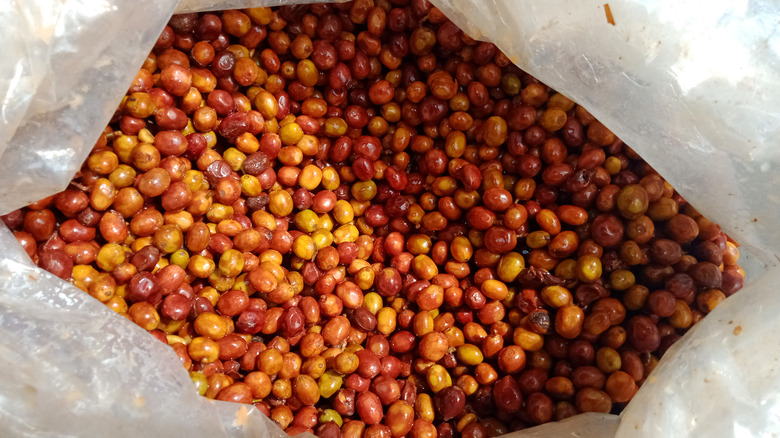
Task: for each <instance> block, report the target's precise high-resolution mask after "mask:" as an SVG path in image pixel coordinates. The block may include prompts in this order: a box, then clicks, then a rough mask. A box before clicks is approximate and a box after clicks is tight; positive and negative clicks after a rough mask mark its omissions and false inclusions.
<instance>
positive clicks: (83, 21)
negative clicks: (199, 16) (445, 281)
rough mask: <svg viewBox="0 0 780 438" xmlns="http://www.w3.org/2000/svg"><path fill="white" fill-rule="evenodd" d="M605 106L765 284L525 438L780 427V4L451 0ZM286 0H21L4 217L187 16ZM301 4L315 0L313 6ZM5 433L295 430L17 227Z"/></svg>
mask: <svg viewBox="0 0 780 438" xmlns="http://www.w3.org/2000/svg"><path fill="white" fill-rule="evenodd" d="M432 1H433V3H434V4H435V5H436V6H437V7H439V8H440V9H442V11H444V12H445V14H447V16H448V17H450V18H451V19H452V20H453V21H454V22H455V23H456V24H458V25H459V26H461V27H462V28H463V29H465V30H466V31H467V32H468V33H469V34H470V35H471V36H472V37H474V38H477V39H482V40H489V41H493V42H495V43H496V44H497V45H498V47H499V48H501V49H502V50H503V51H504V52H505V53H507V55H509V56H510V58H511V59H512V60H513V61H514V62H515V63H517V64H518V65H519V66H520V67H521V68H523V69H524V70H526V71H528V72H529V73H531V74H533V75H534V76H536V77H538V78H539V79H540V80H542V81H543V82H545V83H547V84H548V85H550V86H551V87H553V88H555V89H556V90H558V91H560V92H562V93H564V94H565V95H567V96H569V97H571V98H572V99H574V100H575V101H577V102H578V103H580V104H583V105H584V106H585V107H586V108H588V109H589V111H591V112H592V113H593V115H594V116H596V117H597V118H598V119H599V120H601V121H602V122H604V123H605V124H606V125H607V126H609V127H610V129H612V130H613V131H614V132H615V133H616V134H617V135H618V136H619V137H620V138H622V139H623V140H624V141H626V143H627V144H629V145H631V146H632V147H633V148H634V149H635V150H637V151H638V152H639V153H640V154H641V155H642V156H643V158H645V159H646V160H647V161H648V162H649V163H650V164H651V165H653V166H654V167H655V168H656V169H658V170H659V171H660V173H661V174H662V175H664V177H665V178H666V179H667V180H668V181H670V182H671V183H672V184H673V185H674V186H675V188H677V189H678V191H679V192H680V193H682V194H683V195H684V196H685V197H686V199H688V200H689V201H690V202H691V203H692V204H694V205H695V206H696V207H697V208H698V209H699V210H700V211H702V212H703V213H704V214H705V215H707V216H708V217H709V218H711V219H712V220H714V221H716V222H718V223H720V224H721V225H722V226H723V228H724V230H725V231H726V232H728V233H729V235H731V236H732V237H733V238H735V239H736V240H738V241H739V242H741V243H742V244H743V247H742V249H741V250H742V254H743V257H742V259H741V262H742V263H743V264H744V265H745V267H746V270H747V271H748V273H749V275H750V277H749V281H748V285H747V287H745V289H744V290H743V291H741V292H740V293H739V294H737V295H735V296H734V297H731V298H729V299H728V300H727V301H726V302H725V303H723V304H721V305H720V306H718V308H717V309H716V310H715V311H714V312H712V313H711V314H710V315H709V316H708V317H707V318H705V319H704V320H703V321H702V322H701V323H699V324H698V325H696V326H695V327H694V328H693V329H692V330H691V331H690V332H689V333H688V334H687V335H686V336H685V337H683V339H682V340H681V341H679V342H677V343H676V344H675V345H674V346H673V347H672V348H671V349H670V350H669V352H668V353H667V355H666V356H664V358H663V359H662V360H661V363H660V365H659V366H658V368H657V369H656V370H655V372H654V373H653V374H652V375H651V376H650V377H649V378H648V379H647V381H646V382H645V384H644V385H643V386H642V388H641V389H640V390H639V392H638V393H637V395H636V396H635V398H634V399H633V400H632V402H631V403H629V405H628V407H627V408H626V410H625V411H624V413H623V415H622V416H621V417H617V416H614V415H606V414H584V415H579V416H576V417H573V418H571V419H568V420H566V421H563V422H560V423H554V424H548V425H543V426H539V427H536V428H531V429H528V430H525V431H521V432H518V433H515V434H511V435H512V436H513V437H523V438H550V437H580V438H589V437H593V438H595V437H611V436H615V437H620V438H625V437H632V438H634V437H637V438H638V437H657V436H681V437H700V436H707V437H729V436H740V437H741V436H745V437H747V436H750V437H753V436H773V434H776V433H777V431H778V430H780V400H778V397H780V396H778V394H780V388H778V386H780V375H778V372H779V371H778V370H780V366H778V364H779V363H780V344H778V343H777V341H776V340H777V338H778V334H780V320H778V319H777V318H776V315H778V314H780V299H778V298H777V296H776V293H775V290H776V284H777V282H778V280H780V278H778V277H780V270H778V269H777V267H776V264H777V261H778V260H780V259H779V258H778V257H777V253H778V250H777V248H779V247H780V233H778V232H777V231H776V230H777V229H778V225H780V220H779V219H778V216H777V215H776V214H775V213H776V212H777V211H778V204H780V197H779V196H778V195H777V194H776V193H775V192H774V190H773V188H774V187H775V186H777V185H778V183H780V172H778V170H777V166H778V164H780V148H777V145H778V143H780V142H779V141H778V140H780V123H779V122H780V120H778V119H779V118H780V68H779V67H780V62H778V61H779V59H780V30H778V29H780V26H778V21H777V17H778V16H780V5H778V4H777V3H776V2H772V1H770V0H764V1H749V0H744V1H741V2H730V1H726V0H720V1H701V0H700V1H690V2H679V1H674V0H648V1H642V2H639V1H628V0H627V1H620V2H610V3H609V8H610V10H611V12H612V15H613V18H614V25H613V24H610V23H609V22H608V21H607V18H606V11H605V6H606V5H605V4H604V3H602V2H597V1H590V0H586V1H581V2H577V3H576V4H573V3H571V2H565V1H561V0H552V1H547V2H543V3H540V2H534V1H526V0H522V1H521V0H490V1H485V0H457V1H456V0H432ZM281 3H285V2H284V1H283V0H274V1H265V2H257V1H255V2H251V1H248V0H247V1H242V0H226V1H222V2H220V1H216V0H212V1H208V0H183V1H182V2H181V3H180V4H178V5H177V4H176V2H175V1H172V0H168V1H151V0H138V1H134V2H119V1H116V0H80V1H54V0H48V1H47V0H36V1H29V2H20V1H18V2H14V1H11V2H5V3H1V4H0V19H2V20H3V23H6V25H5V26H3V27H2V28H0V38H1V39H2V40H3V41H4V45H3V48H2V55H3V59H4V62H3V63H1V64H0V96H1V97H2V100H0V214H2V213H7V212H9V211H11V210H14V209H16V208H19V207H21V206H24V205H26V204H28V203H30V202H32V201H35V200H37V199H40V198H42V197H44V196H48V195H51V194H53V193H56V192H58V191H60V190H62V189H63V188H65V187H66V185H67V183H68V181H70V179H71V178H72V176H73V174H74V173H75V171H76V170H77V169H78V168H79V166H80V164H81V163H82V162H83V160H84V159H85V158H86V156H87V154H88V153H89V151H90V149H91V147H92V144H93V142H94V140H95V139H96V138H97V137H98V135H99V133H100V132H101V131H102V129H103V127H104V126H105V124H106V123H107V122H108V120H109V119H110V117H111V115H112V114H113V112H114V109H115V108H116V106H117V104H118V102H119V101H120V100H121V96H122V95H123V94H124V93H125V90H126V89H127V86H128V85H129V84H130V82H131V81H132V79H133V77H134V76H135V73H136V72H137V69H138V68H139V67H140V65H141V64H142V62H143V60H144V58H145V57H146V54H147V53H148V51H149V50H150V49H151V47H152V46H153V44H154V41H155V40H156V38H157V36H158V35H159V33H160V31H161V30H162V28H163V27H164V25H165V23H166V22H167V20H168V18H169V17H170V15H171V14H172V13H173V12H174V11H177V12H188V11H197V10H219V9H227V8H234V7H245V6H250V5H251V6H260V5H278V4H281ZM297 3H301V2H297ZM0 245H2V248H3V252H2V254H1V255H0V382H2V384H3V390H2V391H0V430H2V431H3V435H9V436H105V435H111V436H137V435H138V434H139V433H141V434H146V435H151V436H163V435H170V434H173V435H180V434H182V433H184V434H192V435H194V436H210V437H243V436H247V437H248V436H283V433H282V432H281V431H280V430H279V429H278V428H277V427H275V426H274V425H273V424H272V423H271V422H270V420H268V419H267V418H265V417H264V416H263V415H262V414H260V413H259V411H257V410H255V409H248V407H247V406H241V405H234V404H229V403H224V402H215V401H209V400H206V399H204V398H202V397H199V396H198V395H197V394H196V392H195V391H194V390H193V388H192V384H191V382H190V380H189V377H188V376H187V373H186V371H185V370H184V369H183V368H182V367H181V365H180V364H179V362H178V359H177V357H176V355H175V354H174V353H173V352H172V351H171V350H170V348H168V347H166V346H164V345H163V344H162V343H159V342H156V341H154V339H153V338H152V337H151V336H149V335H148V334H147V333H146V332H144V331H143V330H142V329H140V328H139V327H137V326H135V325H134V324H133V323H131V322H130V321H129V320H127V319H125V318H121V317H118V316H117V315H116V314H114V313H113V312H112V311H110V310H109V309H107V308H106V307H105V306H104V305H102V304H101V303H99V302H97V301H95V300H94V299H92V298H91V297H89V296H88V295H86V294H84V293H83V292H81V291H80V290H78V289H76V288H75V287H72V286H70V285H69V284H67V283H65V282H63V281H61V280H59V279H57V278H55V277H53V276H52V275H50V274H49V273H47V272H45V271H42V270H40V269H38V268H36V267H34V266H33V264H32V262H31V261H30V260H29V258H28V257H27V256H26V254H25V253H24V252H23V251H22V250H21V248H20V247H19V246H18V244H17V243H16V241H15V239H14V238H13V236H12V235H11V233H10V232H9V231H8V230H7V229H5V228H4V226H2V225H0Z"/></svg>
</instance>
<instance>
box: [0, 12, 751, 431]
mask: <svg viewBox="0 0 780 438" xmlns="http://www.w3.org/2000/svg"><path fill="white" fill-rule="evenodd" d="M3 220H4V222H5V223H6V224H7V225H8V226H9V227H10V228H11V229H12V230H14V232H15V236H16V238H17V239H18V240H19V242H20V244H21V245H22V246H23V247H24V248H25V249H26V251H27V253H28V254H29V255H30V257H32V258H33V260H35V262H36V263H38V265H40V266H41V267H42V268H44V269H46V270H48V271H50V272H52V273H54V274H56V275H58V276H59V277H61V278H63V279H66V280H68V281H70V282H72V283H73V284H74V285H76V286H77V287H79V288H81V289H83V290H84V291H85V292H87V293H89V294H90V295H91V296H93V297H94V298H95V299H97V300H100V301H101V302H103V303H105V305H106V306H108V307H109V308H111V309H112V310H114V311H116V312H117V313H119V314H120V315H122V316H124V317H126V318H128V319H130V320H132V321H133V322H135V323H136V324H137V325H139V326H140V327H142V328H143V329H145V330H148V331H149V333H151V334H152V335H153V336H154V337H155V338H156V339H158V340H159V341H162V342H164V343H166V344H169V345H170V346H171V348H172V349H173V350H174V351H175V352H176V353H177V354H178V356H179V358H180V359H181V363H182V365H183V366H184V367H185V368H186V369H187V370H188V371H189V372H190V376H191V377H192V381H193V384H194V387H195V389H196V390H197V391H198V392H200V394H202V395H204V396H205V397H208V398H212V399H218V400H226V401H231V402H238V403H249V404H254V406H256V407H257V409H259V410H261V411H262V412H264V413H265V414H266V415H268V416H269V417H270V418H272V419H273V420H274V421H276V422H277V423H278V424H279V425H280V426H281V427H282V428H283V429H285V430H286V431H287V432H288V433H290V434H296V433H300V432H305V431H309V432H313V433H316V434H318V435H319V436H323V437H339V436H345V437H361V436H365V437H402V436H408V437H435V436H441V437H452V436H464V437H483V436H496V435H501V434H504V433H507V432H510V431H513V430H517V429H521V428H525V427H530V426H534V425H537V424H541V423H545V422H549V421H556V420H561V419H564V418H567V417H570V416H572V415H576V414H578V413H581V412H613V413H616V412H619V411H620V410H621V409H622V408H623V406H625V404H626V403H627V402H628V401H629V400H631V398H632V397H633V395H634V393H635V392H636V391H637V388H638V387H639V386H640V385H641V384H642V382H643V381H644V380H645V378H646V377H647V375H648V373H650V372H651V371H652V370H653V368H654V367H655V366H656V364H657V362H658V359H659V358H660V357H661V355H663V354H664V352H665V351H666V350H667V349H668V347H669V346H670V345H671V344H672V343H674V342H675V341H676V340H677V339H679V338H680V336H681V335H682V334H684V333H685V332H686V330H687V329H688V328H690V327H691V326H692V325H693V324H695V323H696V322H697V321H699V320H700V319H701V318H702V317H704V316H705V315H706V314H707V313H708V312H710V311H711V310H712V309H713V308H714V307H715V306H716V305H718V303H720V302H721V301H723V300H724V299H726V297H728V296H729V295H731V294H733V293H734V292H736V291H737V290H739V289H740V288H741V287H742V284H743V281H744V272H743V271H742V269H741V268H740V267H739V266H738V265H737V260H738V257H739V251H738V249H737V245H736V244H735V243H734V242H733V241H731V240H730V239H729V238H728V237H727V236H726V235H725V234H724V233H723V232H722V231H721V229H720V227H719V226H718V225H716V224H714V223H712V222H710V221H709V220H707V219H706V218H704V217H703V216H702V215H701V214H699V213H698V212H697V211H696V210H695V209H694V208H692V207H691V206H690V205H688V204H687V203H686V201H685V200H684V199H683V198H682V197H681V196H680V195H679V194H677V193H676V192H675V191H674V189H673V188H672V187H671V186H670V185H669V184H668V183H667V182H666V181H664V179H663V178H662V177H661V176H659V175H658V174H657V173H656V172H655V171H654V170H653V168H651V167H650V166H649V165H648V164H647V163H645V162H644V161H642V160H641V159H640V158H639V156H637V154H636V153H635V152H634V151H633V150H631V149H630V148H629V147H628V146H626V145H625V144H623V142H621V140H620V139H618V138H617V137H616V136H615V135H614V134H613V133H612V132H611V131H610V130H609V129H608V128H606V127H605V126H604V125H603V124H601V123H600V122H599V121H597V120H595V119H594V117H593V116H591V114H590V113H588V111H587V110H585V109H584V108H583V107H581V106H578V105H576V104H575V103H574V102H572V101H571V100H570V99H568V98H567V97H565V96H563V95H561V94H559V93H556V92H555V91H554V90H551V89H550V88H549V87H547V86H545V85H544V84H542V83H540V82H539V81H538V80H537V79H535V78H534V77H532V76H531V75H529V74H527V73H525V72H523V71H521V70H520V69H519V68H518V67H516V66H515V65H513V64H512V63H511V62H510V61H509V59H508V58H507V56H505V55H504V54H503V53H501V52H500V51H499V50H498V49H497V48H496V46H494V45H493V44H491V43H486V42H479V41H475V40H474V39H472V38H470V37H469V36H468V35H466V34H465V33H463V32H462V31H461V30H460V29H458V27H456V26H455V25H454V24H453V23H452V22H451V21H449V20H448V19H447V18H446V17H445V16H444V15H443V14H442V13H441V12H440V11H439V10H437V9H436V8H434V7H432V6H431V5H430V4H429V3H428V2H427V1H426V0H355V1H353V2H347V3H340V4H334V5H330V4H315V5H298V6H287V7H281V8H278V9H269V8H255V9H247V10H229V11H223V12H214V13H211V12H209V13H202V14H185V15H177V16H174V17H173V18H172V19H171V20H170V22H169V24H168V26H167V27H166V28H165V30H164V31H163V33H162V35H160V37H159V40H158V41H157V43H156V45H155V47H154V49H153V50H152V52H151V53H150V54H149V56H148V58H147V59H146V61H145V62H144V64H143V67H142V68H141V70H140V71H139V72H138V74H137V76H136V77H135V80H134V81H133V83H132V85H131V86H130V89H129V90H128V92H127V95H126V97H125V98H124V100H123V101H122V102H121V105H120V106H119V108H118V110H117V112H116V115H115V117H114V118H113V120H112V122H111V124H110V125H109V126H108V127H107V128H106V129H105V131H104V132H103V134H102V135H101V136H100V139H99V140H98V141H97V143H96V144H95V146H94V149H93V150H92V151H91V153H90V155H89V158H87V160H86V162H85V163H84V165H83V167H82V168H81V170H80V172H79V173H78V174H77V175H76V176H75V178H74V179H73V182H72V184H71V185H70V187H69V188H68V189H67V190H65V191H63V192H61V193H59V194H57V195H55V196H52V197H49V198H46V199H43V200H41V201H39V202H36V203H34V204H31V205H29V206H28V207H25V208H24V209H21V210H17V211H14V212H12V213H10V214H8V215H6V216H4V217H3ZM150 342H157V341H156V340H153V339H152V338H151V337H150ZM128 366H130V365H128Z"/></svg>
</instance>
